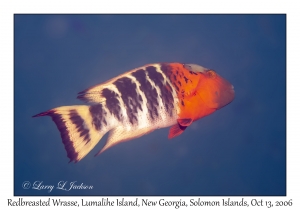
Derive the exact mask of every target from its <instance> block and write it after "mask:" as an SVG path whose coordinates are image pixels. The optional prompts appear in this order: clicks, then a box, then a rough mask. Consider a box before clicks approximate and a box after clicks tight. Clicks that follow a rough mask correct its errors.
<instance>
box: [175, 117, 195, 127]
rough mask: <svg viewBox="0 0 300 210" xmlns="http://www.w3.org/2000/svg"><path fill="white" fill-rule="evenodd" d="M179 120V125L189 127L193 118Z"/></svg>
mask: <svg viewBox="0 0 300 210" xmlns="http://www.w3.org/2000/svg"><path fill="white" fill-rule="evenodd" d="M177 122H178V124H179V125H181V126H185V127H187V126H190V125H191V124H192V122H193V120H192V119H191V118H186V119H178V120H177Z"/></svg>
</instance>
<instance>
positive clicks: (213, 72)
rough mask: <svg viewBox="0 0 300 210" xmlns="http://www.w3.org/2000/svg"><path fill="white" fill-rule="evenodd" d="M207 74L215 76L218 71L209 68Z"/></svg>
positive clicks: (211, 76)
mask: <svg viewBox="0 0 300 210" xmlns="http://www.w3.org/2000/svg"><path fill="white" fill-rule="evenodd" d="M207 74H208V76H209V77H210V78H215V77H216V75H217V73H216V72H215V71H214V70H208V71H207Z"/></svg>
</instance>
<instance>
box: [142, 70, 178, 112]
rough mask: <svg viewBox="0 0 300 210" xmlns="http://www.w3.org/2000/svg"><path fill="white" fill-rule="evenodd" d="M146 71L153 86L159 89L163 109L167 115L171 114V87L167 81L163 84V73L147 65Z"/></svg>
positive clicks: (172, 102) (172, 105)
mask: <svg viewBox="0 0 300 210" xmlns="http://www.w3.org/2000/svg"><path fill="white" fill-rule="evenodd" d="M146 71H147V72H148V76H149V78H150V79H151V80H152V81H153V82H154V84H155V86H156V87H158V88H159V89H160V92H161V95H160V98H161V99H162V102H163V105H164V106H165V109H166V110H167V112H168V114H169V116H172V114H173V108H174V98H173V95H172V88H171V87H170V85H169V84H168V83H166V85H164V77H163V75H162V74H161V73H160V72H158V71H157V70H156V68H155V67H154V66H149V67H147V68H146Z"/></svg>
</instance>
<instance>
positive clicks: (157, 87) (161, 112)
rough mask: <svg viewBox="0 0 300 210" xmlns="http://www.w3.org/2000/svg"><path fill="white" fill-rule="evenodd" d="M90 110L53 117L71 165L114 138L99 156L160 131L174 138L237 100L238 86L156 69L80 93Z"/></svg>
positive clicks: (211, 75) (185, 68) (177, 69)
mask: <svg viewBox="0 0 300 210" xmlns="http://www.w3.org/2000/svg"><path fill="white" fill-rule="evenodd" d="M77 98H79V99H81V100H83V101H85V102H88V103H91V105H75V106H61V107H57V108H54V109H51V110H48V111H46V112H42V113H40V114H37V115H35V116H33V117H39V116H46V115H48V116H51V117H52V120H53V121H54V122H55V124H56V126H57V128H58V129H59V131H60V134H61V138H62V141H63V143H64V146H65V149H66V151H67V155H68V157H69V159H70V162H72V161H74V162H78V161H80V160H81V159H82V158H84V157H85V156H86V155H87V154H88V153H89V152H90V151H91V150H92V149H93V148H94V147H95V145H96V144H97V143H98V142H99V141H100V139H101V138H102V136H103V135H104V134H105V133H107V132H109V137H108V140H107V143H106V145H105V146H104V147H103V148H102V149H101V150H100V151H99V152H98V153H97V154H96V155H98V154H100V153H102V152H103V151H105V150H107V149H108V148H110V147H112V146H114V145H116V144H118V143H120V142H124V141H128V140H131V139H134V138H138V137H140V136H142V135H145V134H148V133H150V132H152V131H154V130H155V129H159V128H163V127H169V126H172V127H171V129H170V132H169V136H168V137H169V138H173V137H175V136H178V135H180V134H181V133H182V132H183V131H184V130H185V129H186V128H187V127H188V126H190V125H191V124H192V123H193V122H194V121H196V120H198V119H200V118H202V117H204V116H207V115H209V114H212V113H213V112H215V111H216V110H218V109H220V108H222V107H224V106H225V105H227V104H229V103H230V102H231V101H232V100H233V99H234V90H233V86H232V85H231V84H230V83H229V82H228V81H227V80H225V79H224V78H222V77H220V76H219V75H218V74H217V73H216V72H215V71H214V70H211V69H206V68H204V67H202V66H199V65H196V64H182V63H157V64H149V65H145V66H143V67H140V68H136V69H133V70H131V71H128V72H126V73H124V74H122V75H120V76H117V77H115V78H112V79H110V80H109V81H107V82H105V83H102V84H99V85H96V86H93V87H91V88H88V89H86V90H84V91H82V92H80V93H78V97H77Z"/></svg>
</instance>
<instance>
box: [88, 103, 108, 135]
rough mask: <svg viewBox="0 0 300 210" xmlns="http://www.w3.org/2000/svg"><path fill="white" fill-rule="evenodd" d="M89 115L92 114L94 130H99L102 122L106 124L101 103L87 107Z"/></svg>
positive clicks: (104, 112)
mask: <svg viewBox="0 0 300 210" xmlns="http://www.w3.org/2000/svg"><path fill="white" fill-rule="evenodd" d="M89 110H90V113H91V116H92V124H93V125H94V127H95V129H96V130H98V131H99V130H101V128H102V123H104V124H105V125H107V122H106V114H107V113H106V111H105V110H103V108H102V104H97V105H93V106H90V108H89Z"/></svg>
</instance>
